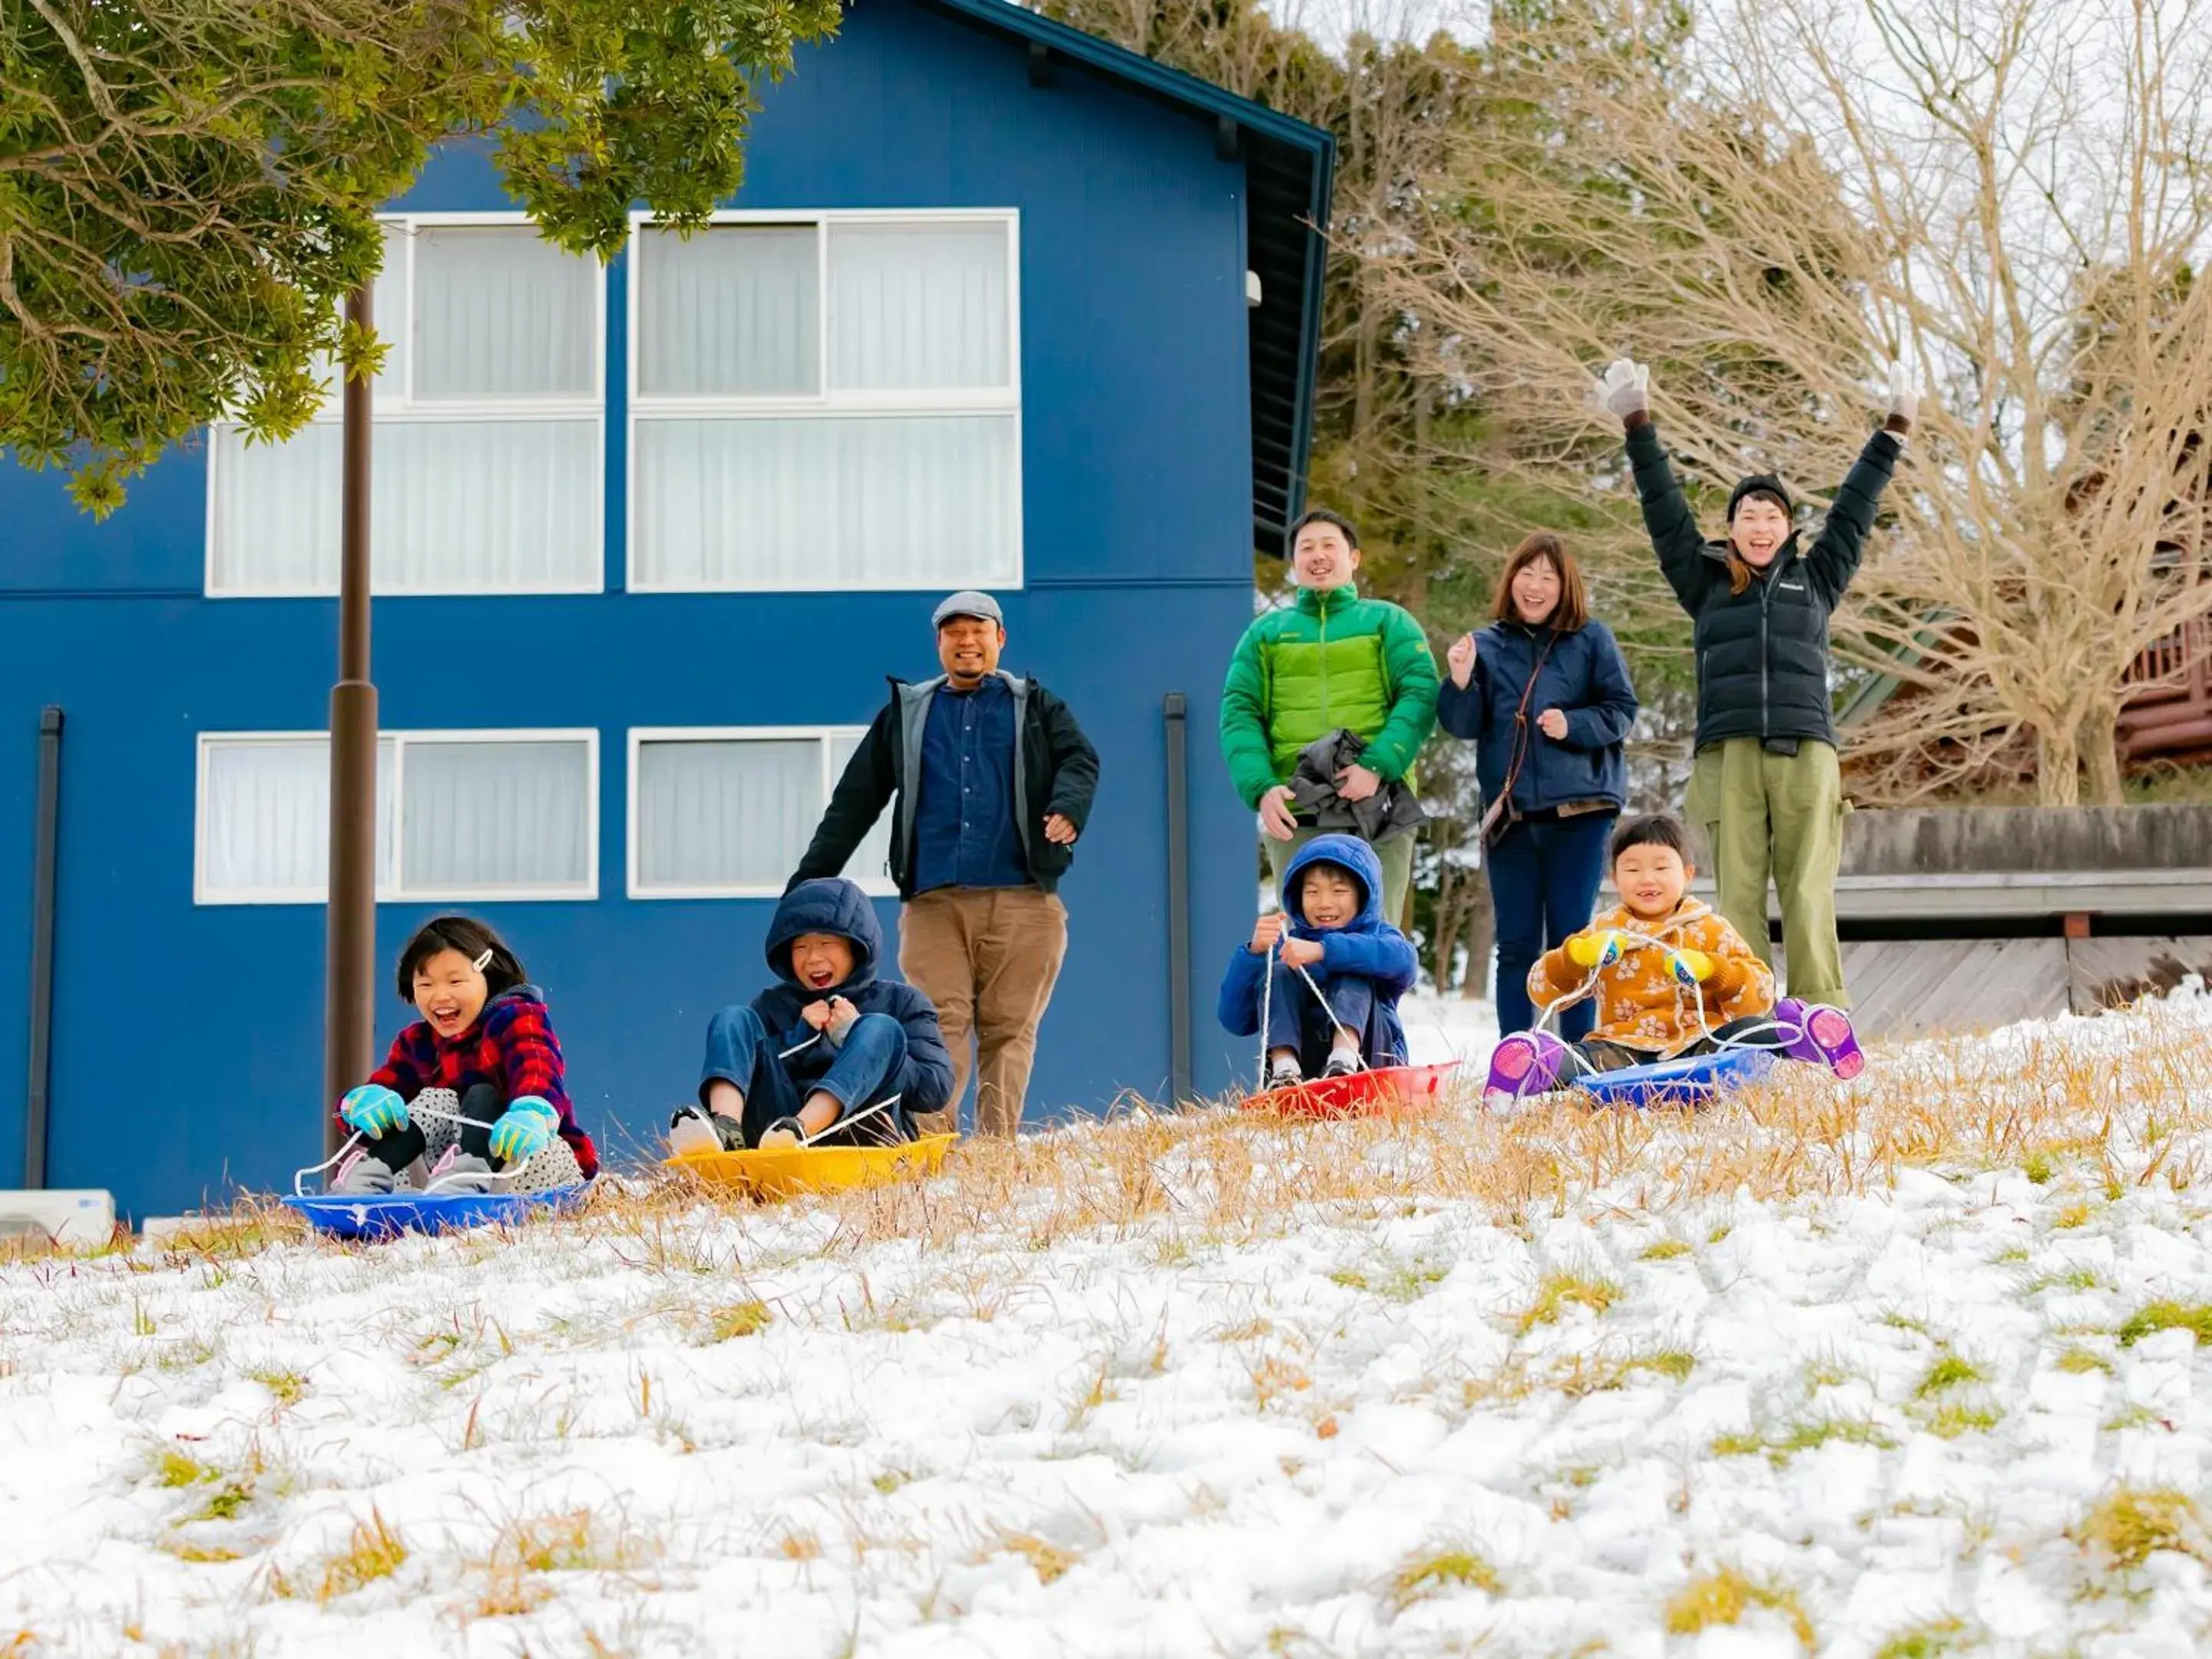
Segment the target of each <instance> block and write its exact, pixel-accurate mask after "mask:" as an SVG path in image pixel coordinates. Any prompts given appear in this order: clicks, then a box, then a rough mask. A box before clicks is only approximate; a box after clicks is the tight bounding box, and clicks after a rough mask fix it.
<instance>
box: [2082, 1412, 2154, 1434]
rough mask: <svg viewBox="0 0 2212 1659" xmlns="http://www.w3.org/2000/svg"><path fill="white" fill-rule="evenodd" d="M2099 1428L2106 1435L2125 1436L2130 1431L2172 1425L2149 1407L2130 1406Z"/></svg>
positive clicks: (2105, 1421)
mask: <svg viewBox="0 0 2212 1659" xmlns="http://www.w3.org/2000/svg"><path fill="white" fill-rule="evenodd" d="M2097 1426H2098V1428H2099V1429H2100V1430H2101V1431H2104V1432H2105V1433H2106V1434H2125V1433H2126V1432H2127V1431H2129V1430H2130V1429H2158V1428H2166V1427H2170V1426H2172V1425H2169V1424H2168V1423H2167V1422H2166V1419H2164V1418H2162V1417H2160V1415H2159V1414H2158V1413H2156V1412H2154V1411H2153V1410H2152V1409H2151V1408H2150V1407H2148V1406H2130V1407H2128V1408H2127V1410H2125V1411H2124V1412H2120V1413H2117V1414H2116V1415H2114V1416H2112V1417H2108V1418H2106V1419H2105V1420H2104V1421H2103V1422H2102V1423H2100V1424H2099V1425H2097Z"/></svg>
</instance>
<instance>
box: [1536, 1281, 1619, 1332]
mask: <svg viewBox="0 0 2212 1659" xmlns="http://www.w3.org/2000/svg"><path fill="white" fill-rule="evenodd" d="M1619 1300H1620V1285H1616V1284H1614V1283H1613V1280H1611V1279H1597V1278H1593V1277H1588V1276H1585V1275H1583V1274H1581V1273H1546V1274H1545V1275H1544V1277H1543V1278H1542V1279H1540V1280H1539V1281H1538V1282H1537V1285H1536V1297H1535V1300H1534V1301H1533V1302H1531V1303H1530V1304H1528V1308H1527V1309H1526V1310H1524V1311H1523V1312H1522V1315H1521V1318H1520V1321H1519V1323H1518V1328H1517V1330H1516V1334H1518V1335H1521V1336H1526V1335H1528V1333H1529V1332H1531V1331H1533V1330H1534V1329H1535V1328H1536V1327H1537V1326H1539V1325H1555V1324H1557V1323H1558V1322H1559V1316H1560V1315H1562V1314H1564V1313H1565V1311H1566V1310H1568V1309H1569V1308H1571V1307H1581V1308H1588V1309H1589V1310H1590V1311H1591V1312H1592V1313H1594V1314H1602V1313H1603V1312H1604V1311H1605V1310H1607V1308H1610V1307H1611V1306H1613V1304H1614V1303H1616V1302H1618V1301H1619Z"/></svg>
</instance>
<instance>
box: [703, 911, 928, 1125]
mask: <svg viewBox="0 0 2212 1659" xmlns="http://www.w3.org/2000/svg"><path fill="white" fill-rule="evenodd" d="M882 953H883V933H882V931H881V929H879V928H878V927H877V925H876V907H875V906H874V904H872V902H870V901H869V899H868V896H867V895H866V893H863V892H862V891H861V890H860V889H859V888H858V887H856V886H854V884H852V883H851V882H849V881H843V880H839V879H836V878H818V879H816V880H812V881H803V882H801V883H799V885H798V886H796V887H794V888H793V889H792V890H790V891H789V892H788V893H786V894H785V895H784V896H783V900H782V902H781V903H779V904H778V905H777V906H776V907H775V919H774V920H773V921H770V922H769V930H768V965H769V968H770V969H773V970H774V972H775V976H776V981H777V982H776V983H775V984H774V985H771V986H769V987H768V989H766V990H765V991H763V992H762V993H761V994H759V995H758V996H757V997H755V998H754V999H753V1000H752V1001H751V1003H750V1004H749V1005H747V1006H743V1007H732V1008H725V1009H723V1010H722V1012H720V1013H718V1014H716V1015H715V1016H714V1018H713V1019H712V1020H710V1021H708V1025H707V1061H706V1066H705V1068H704V1071H703V1073H702V1076H701V1078H700V1079H699V1104H698V1105H697V1106H687V1107H685V1108H684V1109H683V1110H681V1111H679V1112H678V1113H677V1114H676V1116H675V1119H674V1120H673V1121H671V1124H670V1125H669V1141H670V1144H671V1146H673V1147H674V1148H675V1150H676V1151H677V1152H679V1153H680V1152H690V1151H708V1152H712V1151H716V1150H728V1149H731V1148H734V1147H738V1146H793V1145H796V1144H797V1143H799V1141H801V1140H807V1141H811V1140H813V1139H817V1138H821V1139H826V1140H827V1141H829V1142H830V1143H833V1144H836V1145H843V1146H867V1145H871V1144H875V1143H880V1142H887V1141H901V1140H911V1139H914V1125H913V1123H912V1121H910V1119H909V1114H912V1113H916V1112H934V1111H937V1110H939V1109H941V1108H942V1107H943V1106H944V1104H945V1100H946V1098H947V1097H949V1096H950V1095H951V1092H952V1056H951V1054H949V1053H947V1052H946V1050H945V1036H944V1033H943V1032H942V1031H941V1030H939V1029H938V1024H937V1010H936V1009H934V1008H933V1007H932V1006H930V1002H929V999H928V998H927V997H926V996H924V995H922V994H921V992H919V991H917V990H915V988H914V987H912V986H910V985H901V984H897V983H896V982H892V981H884V980H879V979H878V978H877V977H876V962H877V959H878V957H880V956H881V955H882ZM893 1100H895V1101H896V1103H894V1104H890V1105H884V1104H883V1103H884V1102H887V1101H893ZM873 1108H879V1109H873ZM847 1118H850V1119H851V1120H852V1125H851V1127H849V1128H845V1129H840V1128H837V1127H835V1126H836V1125H837V1124H838V1123H839V1122H840V1121H842V1120H844V1119H847Z"/></svg>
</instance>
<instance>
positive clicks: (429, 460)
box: [209, 417, 601, 593]
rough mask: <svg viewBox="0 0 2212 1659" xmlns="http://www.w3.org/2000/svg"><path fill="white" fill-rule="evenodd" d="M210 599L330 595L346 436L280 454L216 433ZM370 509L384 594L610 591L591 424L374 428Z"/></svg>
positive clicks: (385, 424) (305, 440)
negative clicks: (603, 585)
mask: <svg viewBox="0 0 2212 1659" xmlns="http://www.w3.org/2000/svg"><path fill="white" fill-rule="evenodd" d="M212 441H213V447H214V457H213V463H214V477H213V479H212V481H211V483H210V488H211V489H213V490H214V492H215V513H214V520H215V525H214V547H213V550H212V557H211V562H210V580H209V591H210V592H216V593H255V592H335V591H336V590H337V576H338V496H339V463H340V441H341V439H340V429H339V428H338V427H337V425H335V424H333V423H331V422H313V423H311V424H310V425H309V426H308V427H307V428H306V429H304V430H303V431H302V432H301V434H300V435H299V436H297V437H296V438H294V439H293V440H292V441H290V442H289V443H285V444H275V445H271V444H249V443H247V442H246V438H245V435H244V434H243V433H242V432H240V430H238V429H237V428H234V427H218V428H216V429H215V431H214V433H213V435H212ZM600 472H601V467H600V443H599V422H598V421H597V420H596V419H595V418H592V417H585V418H582V419H574V420H553V421H532V420H483V421H379V422H377V423H376V432H375V438H374V483H373V485H372V489H371V496H370V508H369V537H370V556H371V561H372V565H373V570H374V584H375V589H376V592H379V593H414V592H485V593H494V592H507V591H511V590H513V589H517V588H542V587H563V588H582V589H591V588H595V587H597V586H599V582H600V580H601V570H600V564H599V557H600V556H599V548H600V517H601V509H600V495H599V478H600Z"/></svg>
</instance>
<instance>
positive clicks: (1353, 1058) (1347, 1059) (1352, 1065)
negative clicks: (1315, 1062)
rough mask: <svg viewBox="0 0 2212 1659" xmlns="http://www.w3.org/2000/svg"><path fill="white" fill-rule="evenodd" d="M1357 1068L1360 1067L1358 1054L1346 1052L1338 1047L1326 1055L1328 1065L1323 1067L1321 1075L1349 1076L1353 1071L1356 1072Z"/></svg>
mask: <svg viewBox="0 0 2212 1659" xmlns="http://www.w3.org/2000/svg"><path fill="white" fill-rule="evenodd" d="M1359 1069H1361V1068H1360V1065H1359V1056H1358V1054H1346V1053H1345V1051H1344V1050H1343V1049H1341V1048H1339V1049H1336V1050H1334V1052H1332V1053H1331V1054H1330V1055H1329V1057H1328V1066H1326V1067H1325V1068H1323V1070H1322V1076H1323V1077H1350V1076H1351V1075H1352V1073H1354V1072H1357V1071H1358V1070H1359Z"/></svg>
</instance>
